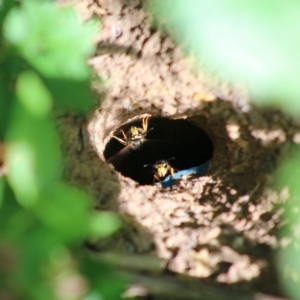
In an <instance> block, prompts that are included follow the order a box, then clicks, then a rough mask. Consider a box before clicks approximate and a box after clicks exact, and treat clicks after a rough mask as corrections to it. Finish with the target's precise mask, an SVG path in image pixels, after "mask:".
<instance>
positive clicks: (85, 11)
mask: <svg viewBox="0 0 300 300" xmlns="http://www.w3.org/2000/svg"><path fill="white" fill-rule="evenodd" d="M142 4H143V1H141V0H130V1H122V0H98V1H81V2H80V3H79V4H77V6H76V7H77V9H78V10H79V12H80V13H81V15H83V16H84V17H85V18H89V17H91V16H92V15H97V16H99V18H101V22H102V30H101V31H100V32H99V36H98V40H97V42H98V47H97V51H96V53H95V55H94V56H93V57H91V58H90V60H89V64H90V66H91V67H92V68H93V69H94V70H95V73H96V74H97V75H98V76H99V77H100V78H101V79H102V80H103V82H104V83H103V84H99V83H97V82H94V83H93V89H94V91H95V95H96V98H97V102H98V103H99V104H98V107H97V109H96V110H95V111H94V112H93V113H92V114H91V115H90V116H88V117H87V119H85V118H79V117H74V116H62V117H61V119H60V120H61V124H62V131H63V134H64V136H65V144H66V146H65V148H66V152H67V167H66V174H67V177H68V178H69V179H70V180H71V181H73V182H75V183H77V184H80V185H81V186H84V187H85V188H86V190H87V191H88V192H89V193H91V194H92V195H93V196H94V198H95V201H96V205H95V207H96V208H97V209H101V210H112V211H116V212H118V213H119V214H120V215H121V216H122V217H123V219H124V226H125V227H124V230H123V231H122V232H121V233H120V234H119V235H118V236H116V237H114V239H115V240H113V241H109V242H107V243H105V242H103V241H101V242H99V243H98V244H97V243H96V244H93V245H90V248H93V249H94V250H96V251H98V252H107V251H116V252H118V253H122V255H126V254H131V255H139V256H141V255H142V257H148V256H147V255H154V256H156V257H158V258H159V259H161V260H162V261H164V263H165V264H164V270H167V271H168V272H171V273H172V272H174V273H177V274H184V275H185V276H188V277H189V278H194V277H196V279H194V280H196V282H197V281H198V282H200V281H199V278H202V279H204V278H205V279H207V280H209V282H216V283H217V284H218V283H222V284H226V285H227V286H228V287H231V288H232V289H233V288H234V287H235V286H238V287H239V288H242V289H243V290H245V291H248V292H249V291H251V292H264V293H269V294H273V295H279V294H280V288H279V285H278V280H277V276H276V271H275V263H274V259H273V250H274V249H276V248H277V247H280V245H281V243H282V241H281V240H280V239H278V238H277V237H276V235H275V233H276V229H277V228H278V226H279V225H280V223H281V219H280V215H281V213H282V211H281V210H274V208H275V207H276V205H277V204H279V203H282V202H285V201H286V200H287V197H286V193H278V192H276V191H274V190H273V189H272V188H271V187H270V185H271V184H272V180H273V175H272V174H273V173H274V170H275V168H276V166H277V163H278V161H279V159H280V158H281V157H282V156H283V155H284V154H285V153H286V152H287V151H288V150H289V147H290V145H291V144H293V143H294V141H296V142H297V140H295V139H294V137H295V136H296V134H297V132H299V126H296V125H295V124H294V123H293V121H292V120H291V119H290V118H289V117H288V116H286V115H284V114H283V113H281V112H280V111H278V110H276V109H272V108H269V109H262V108H257V107H255V106H253V105H251V104H250V103H249V101H248V99H247V95H246V93H245V92H243V91H241V90H236V89H234V88H231V87H229V86H228V85H226V84H224V83H220V82H212V81H211V79H208V78H207V77H206V76H205V75H204V74H200V73H197V74H195V72H194V71H193V64H192V61H191V60H190V59H189V58H185V57H184V56H183V54H182V52H181V50H180V47H179V46H177V45H175V43H174V42H173V41H172V39H171V38H170V37H169V36H168V35H167V34H166V33H165V32H161V31H160V30H155V29H154V28H152V25H151V16H150V15H149V14H148V13H147V12H146V11H145V10H144V8H143V5H142ZM145 115H151V116H152V118H167V119H169V120H178V119H179V120H185V121H188V122H190V123H191V124H193V125H194V126H196V127H197V128H200V129H201V130H203V132H205V134H207V135H208V136H209V138H210V139H211V141H212V142H213V145H214V152H213V157H212V159H211V162H210V166H209V171H208V173H207V174H206V175H205V176H203V177H199V178H193V179H190V178H183V179H182V180H181V181H180V183H178V184H177V185H176V186H175V187H173V188H172V189H162V188H160V187H158V186H154V185H140V184H139V183H138V182H136V181H134V180H133V179H131V178H128V177H126V176H123V175H121V174H120V173H119V172H117V171H116V170H115V169H114V168H113V166H112V165H110V164H108V163H107V162H106V159H107V155H106V154H105V153H106V152H105V151H107V147H109V143H112V140H111V139H112V136H113V135H114V134H115V133H116V132H117V131H118V129H120V128H125V127H126V124H127V123H130V122H138V123H139V122H140V120H141V118H142V117H143V116H145ZM150 120H151V118H150ZM150 122H151V121H150ZM124 124H125V127H122V126H124ZM130 124H131V123H130ZM150 125H151V126H150V127H154V128H155V126H154V123H153V124H150ZM127 126H128V125H127ZM153 134H154V130H153ZM149 135H150V133H149ZM120 137H121V136H120ZM191 138H192V139H193V137H191ZM114 142H115V143H117V144H118V143H119V142H118V141H116V140H114ZM117 146H118V147H119V150H115V151H116V152H118V151H122V149H123V147H124V145H122V144H121V143H119V144H118V145H117ZM199 147H201V145H200V146H199ZM105 149H106V150H105ZM136 151H139V150H136ZM187 155H188V154H187ZM150 162H151V161H149V163H150ZM131 163H132V167H133V168H134V161H132V162H131ZM143 163H144V162H143ZM127 168H129V167H128V166H127ZM129 169H130V168H129ZM171 273H169V274H171ZM161 274H162V273H161ZM172 274H173V273H172ZM153 276H154V275H153ZM160 276H161V278H160V281H163V280H164V277H163V276H162V275H160ZM168 276H169V275H168ZM172 276H175V275H172ZM154 277H155V276H154ZM175 277H176V276H175ZM166 280H167V279H166ZM168 280H169V279H168ZM180 280H181V279H180V277H179V278H178V281H177V283H179V282H181V281H180ZM146 286H147V284H146ZM150 286H151V285H150ZM169 292H170V291H169ZM183 292H184V291H183ZM149 293H154V294H156V295H158V297H159V296H160V297H162V294H163V293H162V292H158V291H154V290H151V288H150V291H149ZM164 293H165V295H168V291H165V292H164ZM169 295H170V294H169ZM176 297H177V298H180V297H182V295H181V296H180V293H179V294H178V293H177V295H174V294H173V295H172V299H176ZM189 297H190V298H189ZM183 298H184V299H200V298H197V297H194V298H193V296H187V294H185V297H183ZM157 299H162V298H157ZM180 299H181V298H180ZM203 299H204V298H203ZM205 299H210V298H205ZM218 299H225V298H222V296H221V295H219V298H218ZM226 299H227V298H226ZM236 299H237V298H236ZM239 299H246V298H239ZM247 299H248V298H247ZM249 299H251V298H249Z"/></svg>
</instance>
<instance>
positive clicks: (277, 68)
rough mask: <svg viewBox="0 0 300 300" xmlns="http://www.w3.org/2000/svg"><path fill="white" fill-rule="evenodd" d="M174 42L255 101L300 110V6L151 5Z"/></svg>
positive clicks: (191, 1) (214, 0)
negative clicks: (244, 89)
mask: <svg viewBox="0 0 300 300" xmlns="http://www.w3.org/2000/svg"><path fill="white" fill-rule="evenodd" d="M151 4H152V5H153V11H154V13H155V14H156V16H158V18H160V19H161V20H163V22H164V24H167V27H168V28H169V30H170V31H171V32H172V33H173V34H174V36H175V37H176V39H177V40H178V41H179V42H180V43H182V44H184V45H185V46H186V48H187V49H188V50H189V51H190V52H193V53H195V54H196V55H197V56H198V58H199V60H200V61H201V62H203V61H204V62H205V63H207V65H208V66H209V68H210V69H212V70H216V69H217V71H218V73H219V74H221V75H223V77H224V79H225V80H227V81H230V80H233V81H234V83H240V82H242V83H244V84H247V85H248V86H249V88H250V89H251V92H252V96H253V99H256V101H257V102H259V103H265V104H276V105H279V106H281V107H282V108H284V109H286V110H287V111H289V112H290V113H299V111H300V102H299V97H300V88H299V82H298V78H299V76H300V56H299V51H300V33H299V28H300V18H299V14H300V2H299V1H289V2H286V1H282V0H275V1H274V0H266V1H260V0H245V1H239V0H227V1H220V0H211V1H198V0H188V1H184V2H183V1H178V0H177V1H173V0H166V1H157V0H156V1H154V4H153V3H151Z"/></svg>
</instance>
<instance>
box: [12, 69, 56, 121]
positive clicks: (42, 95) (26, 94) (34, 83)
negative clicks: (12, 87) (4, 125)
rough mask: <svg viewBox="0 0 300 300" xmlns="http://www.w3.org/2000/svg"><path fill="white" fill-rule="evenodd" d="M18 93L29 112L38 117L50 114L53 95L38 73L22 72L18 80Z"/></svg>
mask: <svg viewBox="0 0 300 300" xmlns="http://www.w3.org/2000/svg"><path fill="white" fill-rule="evenodd" d="M16 93H17V96H18V98H19V99H20V101H21V102H22V104H23V105H24V107H26V109H27V110H28V112H29V113H31V114H32V115H34V116H37V117H42V116H47V115H49V113H50V109H51V106H52V99H51V95H50V93H49V91H48V90H47V88H46V87H45V86H44V84H43V83H42V81H41V80H40V78H39V77H38V76H37V74H36V73H34V72H32V71H27V72H24V73H22V74H21V75H20V76H19V79H18V82H17V89H16Z"/></svg>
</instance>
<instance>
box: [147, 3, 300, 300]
mask: <svg viewBox="0 0 300 300" xmlns="http://www.w3.org/2000/svg"><path fill="white" fill-rule="evenodd" d="M148 8H149V9H150V10H151V11H152V13H153V15H154V22H155V23H156V25H157V26H160V27H164V28H165V29H166V30H168V31H169V32H170V33H171V34H172V35H173V37H174V38H175V40H176V41H177V42H179V43H180V44H181V45H182V47H183V49H184V50H185V51H187V52H188V53H189V54H193V55H195V56H196V57H197V59H198V61H199V62H201V63H203V62H204V63H205V67H206V68H207V69H206V71H208V72H217V75H218V76H221V77H223V79H224V81H227V82H231V81H232V82H234V83H242V84H244V85H246V86H247V87H248V89H249V91H250V93H251V101H253V102H256V103H257V104H260V105H268V106H277V107H280V108H281V109H282V110H283V111H285V112H287V113H289V114H291V115H293V116H294V117H295V118H296V119H299V115H300V84H299V78H300V55H299V53H300V17H299V16H300V2H299V1H297V0H291V1H283V0H265V1H260V0H244V1H240V0H226V1H225V0H209V1H199V0H186V1H181V0H164V1H160V0H153V1H148ZM201 67H202V68H203V65H201ZM202 71H203V70H202ZM299 166H300V151H299V148H297V149H295V151H294V152H293V154H290V155H289V157H288V158H287V159H286V160H285V161H284V162H283V163H282V164H281V166H279V169H278V172H277V187H278V188H284V187H286V188H287V189H288V190H289V199H288V202H287V205H286V206H285V211H286V212H285V215H284V217H285V218H286V220H287V221H288V223H289V225H288V226H286V227H285V228H286V229H285V230H284V231H282V232H281V234H282V235H283V236H285V237H288V238H291V240H292V242H291V244H290V245H289V246H288V247H287V248H286V249H284V250H281V251H279V255H278V265H279V277H280V278H281V280H282V283H283V286H284V287H285V289H286V292H287V294H289V295H290V296H291V297H293V298H294V299H300V288H299V284H300V255H299V254H300V253H299V251H300V246H299V245H300V216H299V214H300V185H299V178H300V168H299Z"/></svg>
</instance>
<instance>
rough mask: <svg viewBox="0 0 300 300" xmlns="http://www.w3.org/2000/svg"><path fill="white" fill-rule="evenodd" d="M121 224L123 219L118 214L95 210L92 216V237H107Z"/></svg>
mask: <svg viewBox="0 0 300 300" xmlns="http://www.w3.org/2000/svg"><path fill="white" fill-rule="evenodd" d="M120 226H121V221H120V219H119V218H118V217H117V215H116V214H113V213H109V212H94V213H93V214H92V215H91V217H90V229H91V235H92V238H93V237H94V238H97V237H98V238H106V237H108V236H110V235H111V234H113V233H114V232H115V231H116V230H117V229H119V228H120Z"/></svg>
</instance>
